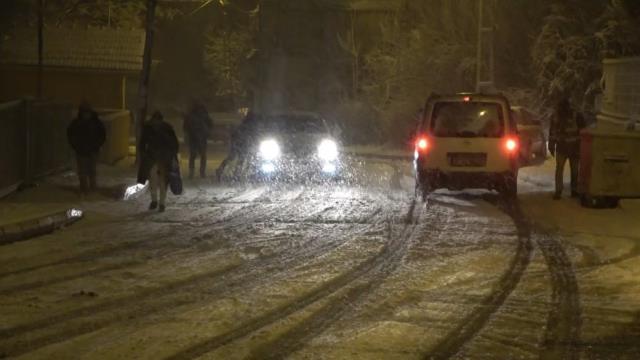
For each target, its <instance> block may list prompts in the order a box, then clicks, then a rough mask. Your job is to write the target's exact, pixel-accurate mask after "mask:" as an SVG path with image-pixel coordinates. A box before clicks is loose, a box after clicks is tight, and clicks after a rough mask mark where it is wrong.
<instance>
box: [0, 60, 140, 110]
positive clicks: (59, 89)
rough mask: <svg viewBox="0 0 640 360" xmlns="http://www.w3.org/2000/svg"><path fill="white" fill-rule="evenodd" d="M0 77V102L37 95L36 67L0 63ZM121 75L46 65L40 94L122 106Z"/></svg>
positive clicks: (77, 101)
mask: <svg viewBox="0 0 640 360" xmlns="http://www.w3.org/2000/svg"><path fill="white" fill-rule="evenodd" d="M0 79H2V81H0V102H2V101H11V100H14V99H21V98H25V97H35V96H36V95H37V93H36V92H37V69H36V67H33V66H15V65H2V66H0ZM123 79H124V75H123V74H120V73H113V72H96V71H89V70H74V69H65V68H52V67H48V68H45V69H44V73H43V97H44V98H45V99H50V100H53V101H59V102H67V103H71V104H74V105H78V104H80V102H82V100H87V101H88V102H89V103H90V104H91V105H92V106H93V107H94V108H106V109H122V108H123V107H124V105H125V104H124V98H123V97H124V96H125V93H124V89H123ZM127 85H128V86H130V85H134V86H135V84H127Z"/></svg>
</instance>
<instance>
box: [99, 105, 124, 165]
mask: <svg viewBox="0 0 640 360" xmlns="http://www.w3.org/2000/svg"><path fill="white" fill-rule="evenodd" d="M100 120H102V122H103V124H104V127H105V130H106V132H107V138H106V140H105V143H104V145H103V146H102V148H101V149H100V158H99V161H100V162H102V163H105V164H114V163H115V162H117V161H119V160H122V159H124V158H126V157H127V156H128V155H129V133H130V129H131V124H132V118H131V113H130V112H129V111H126V110H115V111H108V110H103V111H100Z"/></svg>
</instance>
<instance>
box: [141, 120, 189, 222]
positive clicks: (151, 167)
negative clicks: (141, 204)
mask: <svg viewBox="0 0 640 360" xmlns="http://www.w3.org/2000/svg"><path fill="white" fill-rule="evenodd" d="M140 149H141V157H140V158H141V160H140V166H139V168H138V183H140V184H144V183H146V181H147V180H149V190H150V192H151V204H150V205H149V210H155V209H156V208H157V209H158V210H159V211H160V212H163V211H164V210H165V201H166V198H167V188H168V186H169V180H170V175H171V172H172V171H174V169H175V167H176V166H179V165H177V161H178V150H179V144H178V138H177V137H176V133H175V131H174V130H173V127H172V126H171V125H170V124H169V123H167V122H165V121H164V118H163V116H162V114H161V113H160V112H158V111H156V112H155V113H153V115H152V116H151V119H150V120H149V121H148V122H147V123H146V124H145V125H144V127H143V128H142V135H141V137H140Z"/></svg>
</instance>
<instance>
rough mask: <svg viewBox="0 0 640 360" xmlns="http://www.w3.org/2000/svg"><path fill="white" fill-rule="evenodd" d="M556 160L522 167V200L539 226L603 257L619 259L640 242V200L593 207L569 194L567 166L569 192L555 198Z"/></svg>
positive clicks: (601, 258)
mask: <svg viewBox="0 0 640 360" xmlns="http://www.w3.org/2000/svg"><path fill="white" fill-rule="evenodd" d="M554 166H555V163H554V160H553V159H550V160H548V161H546V162H545V163H544V164H542V165H540V166H534V167H527V168H523V169H521V170H520V175H519V178H520V188H519V192H520V194H519V199H520V202H521V204H522V207H523V210H524V211H525V212H526V213H527V215H528V216H529V218H530V219H531V220H532V221H533V222H534V224H535V225H536V226H539V227H541V228H542V229H544V230H547V231H551V232H554V233H559V234H560V235H562V236H563V237H564V238H565V239H567V240H568V241H571V242H575V244H574V245H576V246H588V247H591V248H593V250H594V251H595V254H592V255H597V256H598V257H599V259H600V260H603V261H604V260H606V259H608V258H615V257H617V256H620V255H621V254H622V253H626V252H627V251H628V250H629V248H630V247H633V246H635V244H636V243H639V244H640V200H623V201H621V202H620V207H618V208H617V209H589V208H584V207H582V206H580V203H579V201H578V200H577V199H572V198H570V197H569V196H568V192H569V183H568V181H569V173H568V166H567V169H565V171H566V173H565V182H567V183H566V184H565V194H564V197H563V198H562V199H561V200H553V199H552V194H553V189H554V179H553V177H554Z"/></svg>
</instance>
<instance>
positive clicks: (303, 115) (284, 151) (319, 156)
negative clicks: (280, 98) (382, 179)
mask: <svg viewBox="0 0 640 360" xmlns="http://www.w3.org/2000/svg"><path fill="white" fill-rule="evenodd" d="M253 138H254V140H255V144H254V146H252V147H251V149H250V151H251V153H252V154H251V156H250V163H249V165H248V170H249V174H251V175H252V177H253V178H258V179H266V180H294V179H298V180H327V179H336V178H339V177H340V172H341V171H340V170H341V157H340V145H339V142H338V140H337V139H336V136H335V131H332V129H331V128H330V127H329V125H328V123H327V121H326V120H325V119H324V118H322V117H321V116H320V115H318V114H315V113H311V112H283V113H274V114H267V115H261V116H259V117H258V119H257V121H256V122H255V129H254V136H253Z"/></svg>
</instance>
